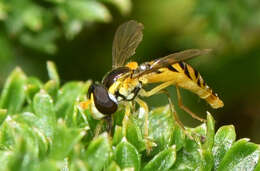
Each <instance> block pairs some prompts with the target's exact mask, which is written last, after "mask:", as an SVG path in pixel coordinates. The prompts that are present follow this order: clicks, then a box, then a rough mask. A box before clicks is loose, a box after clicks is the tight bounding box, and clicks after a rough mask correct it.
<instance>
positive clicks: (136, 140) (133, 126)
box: [126, 117, 145, 152]
mask: <svg viewBox="0 0 260 171" xmlns="http://www.w3.org/2000/svg"><path fill="white" fill-rule="evenodd" d="M136 122H137V121H135V119H134V118H133V117H130V118H129V119H128V121H127V123H126V124H127V129H126V138H127V140H128V141H129V142H130V143H131V144H133V145H134V146H135V148H136V149H137V150H138V151H140V152H141V151H144V150H145V142H144V140H143V138H142V132H141V130H140V128H139V127H138V125H137V123H136Z"/></svg>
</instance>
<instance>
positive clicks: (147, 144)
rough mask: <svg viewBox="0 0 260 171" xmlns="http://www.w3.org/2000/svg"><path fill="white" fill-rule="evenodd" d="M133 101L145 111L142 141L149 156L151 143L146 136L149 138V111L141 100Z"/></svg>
mask: <svg viewBox="0 0 260 171" xmlns="http://www.w3.org/2000/svg"><path fill="white" fill-rule="evenodd" d="M135 101H136V102H137V103H138V104H139V105H140V107H142V108H143V109H144V111H145V119H144V139H145V140H146V143H145V145H146V150H147V153H148V154H149V153H150V151H151V148H152V144H151V142H150V141H149V139H148V136H149V125H148V124H149V120H148V119H149V118H148V117H149V113H148V112H149V109H148V106H147V104H146V103H145V102H144V101H143V100H141V99H139V98H138V97H136V98H135Z"/></svg>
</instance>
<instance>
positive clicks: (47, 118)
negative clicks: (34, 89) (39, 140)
mask: <svg viewBox="0 0 260 171" xmlns="http://www.w3.org/2000/svg"><path fill="white" fill-rule="evenodd" d="M33 109H34V111H35V114H36V115H37V116H38V118H39V120H38V121H37V126H38V127H39V128H40V129H42V130H43V131H44V133H45V134H46V136H47V137H52V136H53V134H54V131H55V127H56V116H55V111H54V106H53V100H52V98H51V97H50V95H48V94H47V93H46V92H45V91H44V90H41V91H40V92H39V93H37V94H36V95H35V96H34V99H33Z"/></svg>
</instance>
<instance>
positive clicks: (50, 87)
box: [43, 80, 59, 101]
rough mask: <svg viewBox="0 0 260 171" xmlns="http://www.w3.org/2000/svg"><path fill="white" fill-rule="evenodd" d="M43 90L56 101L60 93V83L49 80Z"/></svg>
mask: <svg viewBox="0 0 260 171" xmlns="http://www.w3.org/2000/svg"><path fill="white" fill-rule="evenodd" d="M43 89H44V90H45V91H46V92H47V93H48V94H49V95H50V96H51V97H52V99H53V100H54V101H56V99H57V94H58V91H59V87H58V83H57V82H56V81H54V80H49V81H48V82H47V83H46V84H44V86H43Z"/></svg>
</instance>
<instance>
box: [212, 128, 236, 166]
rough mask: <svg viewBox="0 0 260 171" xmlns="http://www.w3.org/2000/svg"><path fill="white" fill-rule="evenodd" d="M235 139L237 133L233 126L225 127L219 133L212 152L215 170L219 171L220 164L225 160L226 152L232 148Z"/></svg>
mask: <svg viewBox="0 0 260 171" xmlns="http://www.w3.org/2000/svg"><path fill="white" fill-rule="evenodd" d="M235 139H236V133H235V128H234V126H233V125H230V126H223V127H221V128H219V130H218V131H217V133H216V135H215V140H214V147H213V150H212V153H213V156H214V169H215V170H217V169H218V166H219V163H220V162H221V160H222V159H223V157H224V155H225V154H226V152H227V151H228V150H229V149H230V148H231V146H232V144H233V142H234V141H235Z"/></svg>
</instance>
